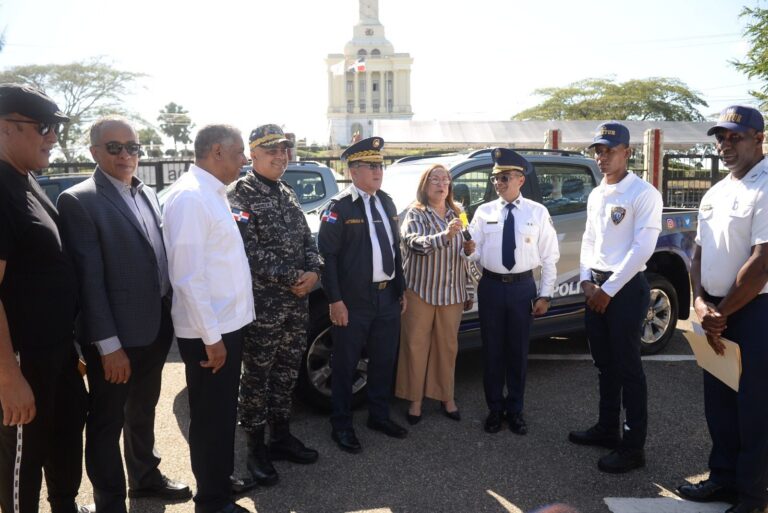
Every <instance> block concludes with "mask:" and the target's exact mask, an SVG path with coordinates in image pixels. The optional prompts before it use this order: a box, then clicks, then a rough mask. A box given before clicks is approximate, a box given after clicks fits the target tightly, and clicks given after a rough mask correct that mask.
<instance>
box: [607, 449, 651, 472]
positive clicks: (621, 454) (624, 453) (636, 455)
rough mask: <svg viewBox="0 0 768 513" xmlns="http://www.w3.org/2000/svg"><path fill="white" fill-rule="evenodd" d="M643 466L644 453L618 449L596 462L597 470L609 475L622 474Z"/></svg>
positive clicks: (637, 450) (636, 450)
mask: <svg viewBox="0 0 768 513" xmlns="http://www.w3.org/2000/svg"><path fill="white" fill-rule="evenodd" d="M644 466H645V451H643V450H642V449H628V448H626V447H619V448H618V449H616V450H615V451H612V452H611V453H610V454H607V455H605V456H603V457H602V458H600V459H599V460H597V468H599V469H600V470H602V471H603V472H608V473H609V474H624V473H625V472H629V471H630V470H634V469H636V468H640V467H644Z"/></svg>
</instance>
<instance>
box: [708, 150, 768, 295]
mask: <svg viewBox="0 0 768 513" xmlns="http://www.w3.org/2000/svg"><path fill="white" fill-rule="evenodd" d="M766 242H768V159H766V158H763V160H761V161H760V162H758V163H757V164H756V165H755V166H754V167H753V168H752V169H750V170H749V172H748V173H747V174H746V175H744V177H743V178H742V179H741V180H738V179H736V178H733V176H732V175H730V174H729V175H728V176H726V177H725V178H723V179H722V180H720V181H719V182H717V183H716V184H715V185H713V186H712V188H711V189H709V190H708V191H707V193H706V194H704V197H703V198H702V199H701V204H700V206H699V226H698V229H697V231H696V244H698V245H699V246H701V285H702V287H704V290H706V291H707V292H708V293H709V294H711V295H713V296H717V297H724V296H726V295H727V294H728V292H729V291H730V290H731V288H732V287H733V285H734V284H735V283H736V275H737V274H738V272H739V270H741V268H742V267H743V266H744V264H745V263H746V261H747V260H748V259H749V257H750V255H751V254H752V246H755V245H757V244H765V243H766ZM765 293H768V284H766V285H765V286H764V287H763V288H762V290H760V294H765Z"/></svg>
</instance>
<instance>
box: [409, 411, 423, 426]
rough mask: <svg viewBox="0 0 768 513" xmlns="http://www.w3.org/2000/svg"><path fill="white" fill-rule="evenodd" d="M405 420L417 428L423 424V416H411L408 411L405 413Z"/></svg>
mask: <svg viewBox="0 0 768 513" xmlns="http://www.w3.org/2000/svg"><path fill="white" fill-rule="evenodd" d="M405 420H406V421H407V422H408V424H410V425H411V426H415V425H416V424H418V423H419V422H421V415H411V414H410V413H408V411H407V410H406V412H405Z"/></svg>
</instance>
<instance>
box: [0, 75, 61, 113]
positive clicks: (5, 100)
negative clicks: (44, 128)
mask: <svg viewBox="0 0 768 513" xmlns="http://www.w3.org/2000/svg"><path fill="white" fill-rule="evenodd" d="M4 114H21V115H22V116H26V117H28V118H31V119H34V120H35V121H39V122H41V123H67V122H68V121H69V118H68V117H67V115H66V114H64V113H63V112H61V110H60V109H59V106H58V105H56V102H54V101H53V100H52V99H51V98H50V97H48V95H46V94H45V93H44V92H42V91H41V90H39V89H36V88H34V87H32V86H28V85H26V84H0V115H4Z"/></svg>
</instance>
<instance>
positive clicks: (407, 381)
mask: <svg viewBox="0 0 768 513" xmlns="http://www.w3.org/2000/svg"><path fill="white" fill-rule="evenodd" d="M459 213H460V209H459V207H458V206H457V205H456V204H455V203H454V202H453V186H452V184H451V175H450V173H449V172H448V170H447V169H446V168H444V167H443V166H441V165H435V166H432V167H430V168H429V169H428V170H427V171H425V172H424V174H423V175H422V176H421V179H420V180H419V188H418V191H417V192H416V201H415V202H414V203H413V205H411V208H410V209H408V212H407V213H406V215H405V221H404V222H403V225H402V228H401V233H402V240H403V247H404V251H403V267H404V269H405V280H406V291H405V295H406V296H407V299H408V309H407V310H406V312H405V314H403V318H402V322H401V332H400V356H399V360H398V364H397V383H396V385H395V394H396V395H397V396H398V397H400V398H402V399H407V400H409V401H411V404H410V406H409V408H408V412H407V413H406V419H407V420H408V423H409V424H411V425H413V424H416V423H417V422H419V421H420V420H421V405H422V400H423V398H424V397H428V398H430V399H436V400H438V401H440V402H441V406H442V411H443V412H444V413H445V414H446V415H447V416H448V417H450V418H451V419H453V420H460V419H461V415H460V414H459V409H458V407H457V406H456V402H455V401H454V397H453V377H454V376H453V375H454V369H455V366H456V353H457V351H458V338H457V335H458V330H459V322H460V321H461V313H462V311H463V310H469V309H470V308H472V297H471V296H470V294H469V292H468V291H467V284H468V281H469V280H468V273H467V269H468V267H467V265H468V264H467V261H466V260H465V258H463V257H462V251H464V252H465V254H466V255H469V254H471V253H472V252H473V251H474V242H473V241H471V240H469V241H464V238H463V237H462V235H461V228H462V227H461V221H460V220H459Z"/></svg>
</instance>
